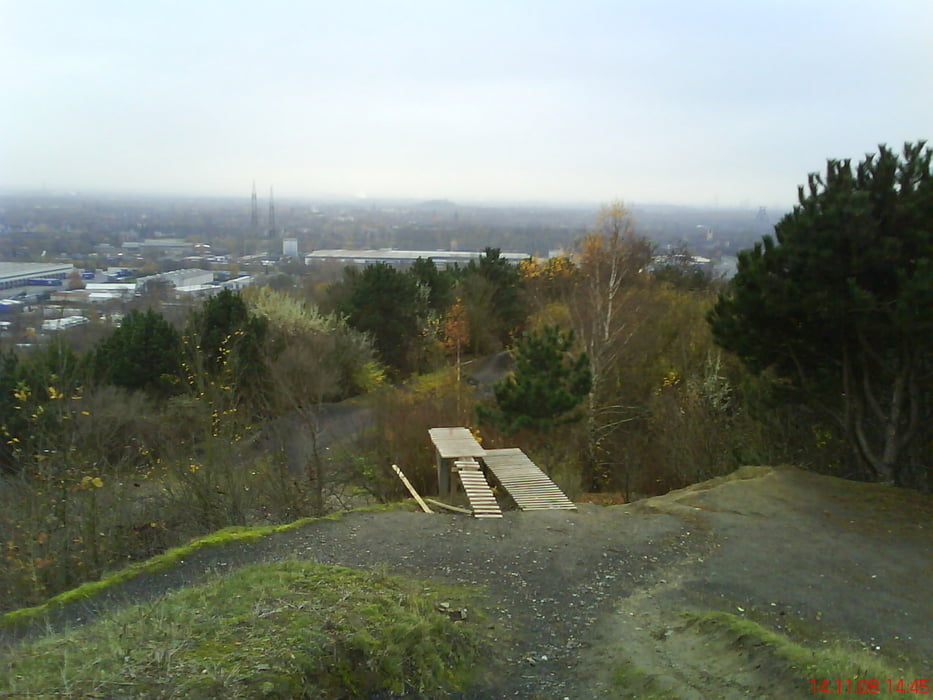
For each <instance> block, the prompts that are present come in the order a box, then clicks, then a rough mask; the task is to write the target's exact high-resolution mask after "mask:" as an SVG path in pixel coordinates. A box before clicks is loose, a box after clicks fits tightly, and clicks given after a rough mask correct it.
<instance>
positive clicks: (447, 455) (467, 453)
mask: <svg viewBox="0 0 933 700" xmlns="http://www.w3.org/2000/svg"><path fill="white" fill-rule="evenodd" d="M428 435H430V436H431V442H433V443H434V447H435V449H436V450H437V452H438V454H439V455H440V456H441V457H442V458H444V459H456V458H457V457H482V456H483V455H484V454H486V450H485V449H483V446H482V445H480V444H479V443H478V442H477V441H476V438H474V437H473V433H471V432H470V431H469V429H467V428H429V429H428Z"/></svg>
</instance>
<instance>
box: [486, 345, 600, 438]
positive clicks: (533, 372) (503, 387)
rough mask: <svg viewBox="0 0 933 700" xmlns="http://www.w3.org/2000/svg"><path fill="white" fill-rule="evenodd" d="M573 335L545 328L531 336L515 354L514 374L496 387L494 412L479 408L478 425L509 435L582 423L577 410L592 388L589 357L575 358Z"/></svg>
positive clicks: (513, 353)
mask: <svg viewBox="0 0 933 700" xmlns="http://www.w3.org/2000/svg"><path fill="white" fill-rule="evenodd" d="M573 342H574V336H573V331H568V332H566V333H565V332H563V331H561V330H560V329H559V328H558V327H557V326H546V327H544V328H543V329H542V330H541V331H540V332H533V331H532V332H528V333H526V334H525V335H524V336H523V337H522V339H521V340H520V341H519V342H518V343H517V344H516V346H515V349H514V350H513V351H512V356H513V358H514V360H515V369H514V371H513V373H512V374H511V375H510V376H508V377H506V378H505V379H504V380H502V381H501V382H499V383H497V384H496V385H495V387H494V392H495V397H496V408H484V407H481V408H480V420H483V421H487V422H489V423H492V424H493V425H495V426H497V427H498V428H500V429H502V430H504V431H506V432H515V431H517V430H520V429H522V428H530V429H532V430H547V429H549V428H551V427H553V426H555V425H558V424H561V423H567V422H571V421H573V420H577V419H579V418H580V414H579V413H578V412H576V411H575V410H574V409H576V408H577V407H578V406H579V405H580V403H581V402H582V401H583V399H584V397H585V396H586V395H587V394H588V393H589V391H590V388H591V387H592V375H591V373H590V368H589V359H588V358H587V356H586V353H581V354H579V355H577V356H574V355H573V354H572V353H571V352H570V350H571V348H572V347H573Z"/></svg>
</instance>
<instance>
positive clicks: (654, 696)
mask: <svg viewBox="0 0 933 700" xmlns="http://www.w3.org/2000/svg"><path fill="white" fill-rule="evenodd" d="M612 687H613V688H615V689H616V690H618V691H620V692H622V691H624V692H626V693H630V694H631V695H632V697H637V698H639V699H640V700H676V696H675V695H673V694H671V693H669V692H667V691H666V690H665V689H664V688H663V687H661V685H660V684H659V683H658V682H657V681H656V680H655V679H654V677H652V676H651V675H650V674H648V673H645V672H644V671H643V670H641V669H640V668H638V667H637V666H636V665H635V664H633V663H631V662H629V661H626V662H624V663H622V664H619V665H618V666H616V667H615V668H614V669H613V671H612Z"/></svg>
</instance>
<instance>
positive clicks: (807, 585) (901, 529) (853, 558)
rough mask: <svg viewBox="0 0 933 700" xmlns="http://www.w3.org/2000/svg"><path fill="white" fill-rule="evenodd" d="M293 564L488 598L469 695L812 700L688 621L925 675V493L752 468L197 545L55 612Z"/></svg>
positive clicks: (929, 540) (929, 563) (928, 529)
mask: <svg viewBox="0 0 933 700" xmlns="http://www.w3.org/2000/svg"><path fill="white" fill-rule="evenodd" d="M294 558H298V559H311V560H315V561H319V562H323V563H329V564H342V565H346V566H352V567H373V566H385V567H388V568H390V569H392V570H395V571H400V572H404V573H408V574H412V575H415V576H418V577H420V578H428V579H441V580H447V581H456V582H460V583H467V584H479V585H482V586H485V587H486V589H487V591H488V593H489V596H490V600H491V601H492V602H491V610H490V611H489V619H488V623H489V624H491V625H492V628H493V629H492V631H493V633H494V634H495V635H497V636H499V637H500V638H501V640H502V649H501V654H500V655H499V657H498V658H497V659H495V660H492V661H491V662H490V666H489V669H488V672H487V673H486V674H485V680H484V683H483V687H481V688H479V689H477V690H476V691H475V692H473V693H471V694H470V695H469V696H468V697H471V698H507V697H516V698H574V699H576V698H599V697H604V698H618V697H635V696H639V697H677V698H729V697H734V698H745V697H765V698H771V697H774V698H788V697H812V693H811V692H810V690H809V685H808V684H807V681H806V679H802V678H797V677H794V675H793V674H792V673H788V671H787V669H786V668H783V667H781V666H780V665H779V664H775V663H773V659H769V658H768V657H767V656H766V655H764V654H763V653H762V652H761V650H760V649H756V648H754V645H753V644H751V643H749V644H741V643H740V644H736V643H735V640H729V639H725V638H719V637H717V636H716V635H714V634H710V633H709V632H706V631H703V630H702V629H701V628H700V627H699V626H698V625H696V624H692V623H690V622H689V621H687V620H685V618H684V617H683V615H682V613H684V612H690V611H711V610H718V611H723V612H729V613H731V614H734V615H739V616H746V615H750V616H754V617H755V619H757V620H759V621H761V622H764V623H765V624H766V625H767V626H769V627H770V628H772V629H775V630H778V631H781V630H787V629H788V628H791V627H793V628H794V629H795V630H799V629H806V630H809V632H810V633H811V634H815V635H816V636H817V637H825V638H826V639H827V640H831V639H852V640H856V641H859V642H861V643H863V644H864V645H866V646H872V647H880V653H882V654H885V655H886V656H887V658H888V659H895V660H897V661H898V662H903V663H904V664H910V665H912V666H913V668H914V669H916V670H917V671H918V672H920V673H921V674H922V675H923V676H925V677H929V676H931V675H933V606H931V602H930V595H929V594H930V588H929V582H930V581H931V580H933V506H931V502H930V499H929V497H928V496H923V495H920V494H916V493H912V492H907V491H902V490H897V489H887V488H884V487H878V486H870V485H862V484H851V483H849V482H843V481H841V480H837V479H831V478H827V477H821V476H817V475H814V474H810V473H806V472H801V471H798V470H794V469H776V470H775V469H765V468H761V469H752V468H746V469H744V470H740V472H738V473H736V474H735V475H733V476H732V477H729V478H725V479H721V480H714V481H712V482H707V483H705V484H701V485H697V486H694V487H691V488H689V489H685V490H682V491H678V492H674V493H672V494H668V495H667V496H663V497H660V498H654V499H649V500H646V501H642V502H639V503H637V504H633V505H626V506H613V507H600V506H594V505H589V504H581V505H580V510H579V511H577V512H567V511H550V512H548V511H544V512H529V513H522V512H515V511H512V512H507V513H506V516H505V517H504V518H503V519H502V520H474V519H472V518H468V517H464V516H457V515H441V514H437V515H426V514H422V513H413V512H402V511H394V512H385V513H364V512H358V513H351V514H349V515H347V516H346V517H344V518H342V519H340V520H336V521H318V522H315V523H312V524H310V525H307V526H305V527H302V528H300V529H297V530H294V531H290V532H287V533H280V534H278V535H275V536H271V537H268V538H265V539H264V540H263V541H260V542H256V543H251V544H248V545H236V546H229V547H224V548H222V549H214V550H203V551H200V552H198V553H196V554H194V555H192V556H191V557H190V558H189V559H188V560H186V561H185V562H184V564H183V565H182V566H179V567H178V568H177V569H173V570H170V571H166V572H163V573H159V574H155V575H149V576H144V577H140V578H139V579H137V580H134V581H131V582H129V583H127V584H125V585H124V586H121V587H120V588H119V589H117V590H114V591H112V592H111V593H109V594H108V595H107V596H105V597H102V598H98V599H96V600H95V601H93V602H92V603H90V604H88V605H84V606H81V607H71V608H69V609H67V610H66V611H64V618H65V619H66V620H67V621H69V622H78V621H79V620H80V621H83V620H87V619H90V618H92V617H93V616H94V615H95V614H96V612H97V611H98V610H100V609H106V608H109V607H111V606H114V605H120V604H123V602H125V601H139V600H142V599H148V598H152V597H155V596H158V595H160V594H161V593H163V592H164V591H166V590H169V589H172V588H174V587H177V586H180V585H188V584H191V583H194V582H197V581H199V580H202V579H203V578H204V577H205V576H206V575H210V574H213V573H214V572H216V571H227V570H230V569H231V568H233V567H236V566H239V565H242V564H244V563H249V562H256V561H270V560H278V559H294ZM815 643H816V644H819V643H821V640H819V639H817V640H816V641H815Z"/></svg>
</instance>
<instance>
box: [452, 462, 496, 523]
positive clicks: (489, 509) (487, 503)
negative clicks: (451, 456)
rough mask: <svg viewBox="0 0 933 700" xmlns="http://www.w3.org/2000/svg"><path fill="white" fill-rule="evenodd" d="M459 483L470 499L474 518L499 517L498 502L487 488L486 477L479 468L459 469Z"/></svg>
mask: <svg viewBox="0 0 933 700" xmlns="http://www.w3.org/2000/svg"><path fill="white" fill-rule="evenodd" d="M458 473H459V474H460V483H461V484H463V491H464V493H465V494H466V497H467V499H468V500H469V501H470V507H471V508H472V509H473V517H474V518H484V517H485V518H501V517H502V511H501V510H500V509H499V503H498V501H496V497H495V495H494V494H493V492H492V491H491V490H490V488H489V484H488V483H487V481H486V477H485V476H483V472H481V471H480V470H479V469H461V470H460V471H459V472H458Z"/></svg>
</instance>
